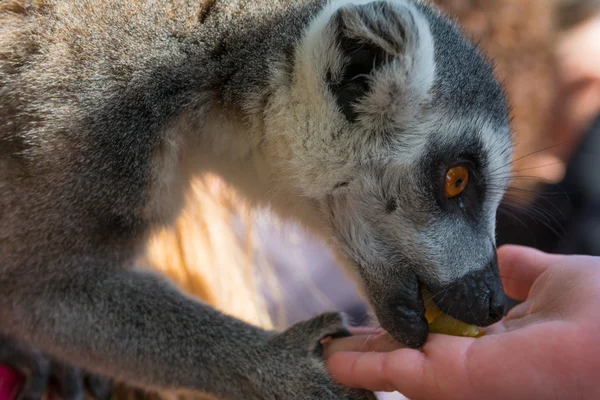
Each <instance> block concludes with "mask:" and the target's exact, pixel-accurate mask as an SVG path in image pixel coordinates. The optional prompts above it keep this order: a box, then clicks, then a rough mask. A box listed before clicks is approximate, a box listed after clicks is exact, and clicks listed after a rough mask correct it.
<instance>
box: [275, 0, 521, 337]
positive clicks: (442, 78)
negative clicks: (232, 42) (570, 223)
mask: <svg viewBox="0 0 600 400" xmlns="http://www.w3.org/2000/svg"><path fill="white" fill-rule="evenodd" d="M274 99H275V100H274V101H272V103H271V105H270V106H269V108H268V111H267V116H268V117H267V118H266V125H265V128H266V137H267V138H268V142H269V143H270V144H269V145H268V146H270V150H271V151H272V152H273V153H275V154H277V156H276V157H278V159H277V160H274V161H273V163H274V164H275V165H276V166H277V168H276V169H277V173H276V174H275V176H285V177H286V182H285V183H284V182H280V185H279V186H280V187H284V186H285V187H287V188H288V189H285V190H283V189H282V190H283V191H284V192H288V193H293V196H292V197H295V198H296V199H301V200H298V201H297V203H298V204H299V203H303V204H305V205H306V207H305V210H304V211H302V213H303V214H304V217H302V216H301V218H303V219H304V220H305V222H308V223H309V225H310V226H311V227H313V228H315V229H317V230H319V231H320V232H321V233H322V234H324V235H326V236H327V237H330V238H332V242H333V247H334V248H335V250H336V251H337V252H339V253H340V254H341V256H342V258H343V259H344V260H346V264H347V268H348V269H349V270H350V271H351V272H352V273H353V274H354V275H356V276H357V279H358V283H359V285H360V286H361V287H362V288H363V289H364V291H365V292H366V295H367V297H368V298H369V300H370V301H371V303H372V305H373V306H374V309H375V311H376V313H377V316H378V318H379V322H380V323H381V324H382V326H383V327H384V328H386V329H387V330H388V331H389V332H390V333H391V334H392V335H394V336H395V337H396V338H397V339H398V340H401V341H403V342H405V343H407V344H409V345H414V346H418V345H420V344H422V343H423V341H424V340H425V338H426V335H427V325H426V321H425V319H424V317H423V304H422V301H421V295H420V293H421V292H420V288H422V287H425V288H427V289H429V290H430V291H431V292H432V293H434V294H436V295H437V294H440V293H443V295H440V296H439V297H435V299H436V301H437V302H438V305H440V306H441V307H442V308H443V309H444V310H445V311H446V312H448V313H449V314H451V315H453V316H455V317H457V318H459V319H461V320H464V321H467V322H471V323H477V324H479V325H488V324H490V323H492V322H494V321H496V320H497V319H498V317H499V316H498V314H499V313H501V312H502V307H503V305H504V297H503V292H502V287H501V283H500V278H499V276H498V271H497V265H496V262H495V213H496V209H497V207H498V204H499V202H500V199H501V197H502V195H503V193H504V190H505V187H506V185H507V182H508V177H509V169H510V157H511V154H512V144H511V138H510V133H509V127H508V118H507V115H506V114H507V111H506V105H505V102H504V97H503V94H502V91H501V90H500V88H499V86H498V84H497V83H496V81H495V80H494V78H493V74H492V70H491V68H490V67H489V66H488V64H487V63H486V61H485V60H484V59H483V57H482V56H481V55H480V54H479V52H478V51H477V50H476V49H475V48H474V47H473V46H471V45H470V44H469V43H468V42H467V41H466V40H465V39H464V38H463V36H462V35H461V34H460V32H459V31H458V30H457V29H456V28H455V27H454V26H453V25H452V24H450V23H449V22H448V21H447V20H446V19H445V18H444V17H442V16H441V15H440V14H438V13H437V12H436V11H433V10H431V9H430V8H428V7H427V6H425V5H423V4H421V3H420V2H414V1H410V0H396V1H387V2H383V1H378V2H371V1H360V0H356V1H338V2H335V1H334V2H332V3H330V4H328V6H327V7H326V8H325V9H324V11H323V12H322V13H321V14H320V15H319V16H318V17H317V18H316V19H315V20H314V21H313V22H312V24H311V25H310V27H309V29H308V31H307V33H306V36H305V37H304V39H303V40H302V42H301V43H300V45H299V46H298V49H297V51H296V56H295V65H294V71H293V75H292V80H291V83H290V84H289V85H287V86H285V87H282V88H281V89H279V90H278V92H277V94H276V95H275V96H274ZM454 166H464V167H466V168H468V171H469V181H468V183H467V186H466V188H465V189H464V191H463V192H462V193H461V194H460V195H459V196H456V197H452V198H448V196H447V195H446V192H445V178H446V174H447V171H448V170H449V169H450V168H452V167H454ZM275 179H277V178H275ZM309 214H310V215H309Z"/></svg>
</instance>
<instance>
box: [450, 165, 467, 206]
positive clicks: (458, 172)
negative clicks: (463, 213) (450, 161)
mask: <svg viewBox="0 0 600 400" xmlns="http://www.w3.org/2000/svg"><path fill="white" fill-rule="evenodd" d="M468 182H469V169H468V168H467V167H464V166H457V167H452V168H450V169H449V170H448V172H446V196H448V198H449V199H450V198H452V197H456V196H458V195H459V194H461V193H462V192H463V191H464V190H465V188H466V187H467V183H468Z"/></svg>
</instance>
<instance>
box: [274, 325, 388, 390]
mask: <svg viewBox="0 0 600 400" xmlns="http://www.w3.org/2000/svg"><path fill="white" fill-rule="evenodd" d="M345 336H351V333H350V332H349V331H348V324H347V322H346V318H345V316H344V315H343V314H341V313H325V314H321V315H319V316H317V317H314V318H312V319H309V320H306V321H302V322H299V323H297V324H295V325H293V326H291V327H290V328H288V329H287V330H285V331H284V332H282V333H279V334H277V335H275V336H273V337H272V338H271V339H270V340H269V355H270V356H269V363H270V364H272V365H269V366H268V367H267V368H276V372H277V374H276V375H274V376H277V377H278V379H284V380H285V382H274V383H273V386H272V393H273V396H272V397H273V398H277V399H286V400H287V399H298V400H304V399H306V400H309V399H324V400H376V398H377V397H376V396H375V395H374V394H373V393H372V392H369V391H366V390H357V389H348V388H345V387H343V386H341V385H339V384H337V383H336V382H335V381H334V380H333V379H332V377H331V376H330V375H329V374H328V372H327V369H326V368H325V363H324V360H323V358H322V355H323V346H322V345H321V340H322V339H324V338H328V337H331V338H338V337H345ZM271 360H272V361H271ZM278 387H281V390H278V389H277V388H278ZM265 398H271V397H269V396H265Z"/></svg>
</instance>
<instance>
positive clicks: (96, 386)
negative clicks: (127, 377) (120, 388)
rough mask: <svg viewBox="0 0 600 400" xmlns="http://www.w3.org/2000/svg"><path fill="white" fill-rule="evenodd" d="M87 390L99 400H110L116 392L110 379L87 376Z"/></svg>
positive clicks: (85, 379)
mask: <svg viewBox="0 0 600 400" xmlns="http://www.w3.org/2000/svg"><path fill="white" fill-rule="evenodd" d="M84 383H85V387H86V389H87V390H88V391H89V392H90V393H91V395H92V396H93V397H94V398H95V399H97V400H110V398H111V397H112V394H113V391H114V384H113V381H112V380H111V379H109V378H106V377H103V376H99V375H94V374H86V375H85V377H84Z"/></svg>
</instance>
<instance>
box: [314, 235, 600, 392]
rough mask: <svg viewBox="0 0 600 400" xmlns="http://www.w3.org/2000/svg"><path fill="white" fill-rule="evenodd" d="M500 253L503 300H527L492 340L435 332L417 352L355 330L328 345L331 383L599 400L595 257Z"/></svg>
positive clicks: (599, 262)
mask: <svg viewBox="0 0 600 400" xmlns="http://www.w3.org/2000/svg"><path fill="white" fill-rule="evenodd" d="M498 256H499V262H500V268H501V274H502V276H503V284H504V287H505V289H506V292H507V294H508V295H509V296H511V297H513V298H516V299H519V300H524V303H522V304H520V305H519V306H517V307H515V308H514V309H513V310H511V312H510V313H509V314H508V316H507V317H506V318H505V319H504V320H503V321H501V322H499V323H498V324H496V325H494V326H493V327H491V328H490V329H489V334H488V335H486V336H484V337H482V338H479V339H473V338H464V337H453V336H447V335H436V334H432V335H431V336H430V338H429V339H428V341H427V343H426V344H425V346H424V347H423V349H422V351H419V350H413V349H408V348H403V346H402V345H400V344H398V343H395V342H393V340H391V339H390V338H389V337H387V335H386V334H385V333H379V334H377V335H369V334H368V333H367V334H365V332H364V331H363V332H359V334H358V335H357V336H355V337H352V338H344V339H336V340H331V341H329V342H328V343H327V345H326V356H327V357H328V361H327V365H328V368H329V369H330V372H331V373H332V375H333V376H334V378H336V379H337V380H338V381H340V382H341V383H342V384H345V385H348V386H351V387H362V388H367V389H371V390H375V391H398V392H400V393H402V394H404V395H405V396H407V397H408V398H410V399H412V400H429V399H431V400H434V399H435V400H440V399H444V400H455V399H456V400H471V399H472V400H475V399H477V400H480V399H488V400H506V399H517V400H518V399H555V398H556V399H600V386H599V385H598V384H597V379H598V376H600V340H598V339H599V338H600V317H599V316H600V314H599V313H598V310H599V309H600V258H598V257H584V256H558V255H550V254H546V253H541V252H539V251H536V250H533V249H529V248H523V247H518V246H505V247H503V248H501V249H499V251H498Z"/></svg>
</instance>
